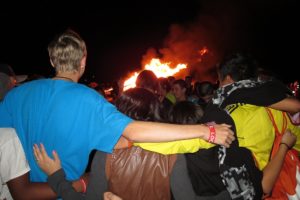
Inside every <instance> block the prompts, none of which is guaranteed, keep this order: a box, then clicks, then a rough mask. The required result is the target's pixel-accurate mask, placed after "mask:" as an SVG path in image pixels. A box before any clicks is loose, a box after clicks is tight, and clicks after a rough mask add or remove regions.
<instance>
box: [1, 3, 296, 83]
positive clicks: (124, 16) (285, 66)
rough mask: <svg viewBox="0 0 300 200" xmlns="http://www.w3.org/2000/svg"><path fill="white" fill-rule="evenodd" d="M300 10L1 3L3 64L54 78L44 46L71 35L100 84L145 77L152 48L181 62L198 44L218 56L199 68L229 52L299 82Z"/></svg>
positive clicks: (283, 5)
mask: <svg viewBox="0 0 300 200" xmlns="http://www.w3.org/2000/svg"><path fill="white" fill-rule="evenodd" d="M296 2H297V1H296V0H264V1H262V0H248V1H247V0H244V1H238V0H236V1H234V0H226V1H220V0H218V1H217V0H190V1H188V0H186V1H163V0H160V1H158V0H153V1H120V2H119V1H109V2H104V1H99V2H97V3H95V0H94V1H82V2H81V3H77V2H75V1H70V2H68V3H67V2H65V3H62V1H50V0H44V1H42V0H41V1H40V2H39V3H35V4H33V3H32V4H30V3H26V4H25V3H22V4H20V3H10V5H4V4H3V3H2V5H0V6H1V14H0V17H1V18H0V24H1V31H0V47H1V50H0V62H6V63H9V64H10V65H12V66H13V67H14V68H15V71H16V72H17V73H19V74H32V73H39V74H42V75H44V76H50V75H51V74H53V70H52V69H51V66H50V63H49V59H48V55H47V45H48V43H49V42H50V41H51V39H52V38H53V37H54V36H55V35H56V34H58V33H60V32H62V31H63V30H65V29H66V28H73V29H74V30H75V31H78V32H79V34H81V36H82V37H83V38H84V39H85V41H86V43H87V47H88V62H87V71H86V77H91V76H92V75H94V76H95V78H96V79H97V80H98V81H101V82H108V81H111V80H116V79H118V78H120V77H122V76H124V75H125V74H127V73H129V72H132V71H133V70H135V69H140V68H141V62H142V58H143V56H144V55H145V54H146V52H147V50H148V49H149V48H154V49H156V50H157V52H158V55H160V56H162V57H163V56H166V55H165V54H164V53H165V52H166V49H167V50H168V51H167V52H169V53H170V52H173V56H177V55H178V56H179V57H180V56H182V55H179V52H181V53H184V52H185V53H186V54H193V53H190V52H192V51H195V50H196V49H195V45H190V44H193V43H194V44H197V45H196V46H197V48H198V47H201V45H202V46H206V47H208V48H209V49H210V50H211V52H212V54H213V55H214V59H211V61H210V62H208V61H207V62H203V63H202V65H201V67H206V66H205V63H206V65H213V64H215V63H214V62H216V61H217V60H218V59H219V58H220V57H222V56H223V55H225V54H227V53H229V52H232V51H246V52H250V53H252V54H253V55H254V56H255V57H256V58H258V60H259V61H260V63H262V64H263V66H265V67H266V68H268V69H271V70H272V71H274V72H275V73H276V74H277V76H278V77H279V78H280V79H283V80H285V81H294V80H295V79H299V76H298V75H297V74H296V73H295V72H294V69H295V68H297V67H298V57H299V56H298V54H297V52H298V50H292V49H293V48H295V49H297V48H298V46H297V45H296V44H298V43H299V31H296V29H299V27H297V25H299V14H298V13H299V10H298V9H297V7H298V6H297V5H296ZM104 3H105V4H108V5H104ZM97 4H99V5H97ZM101 4H103V5H101ZM174 27H175V28H174ZM186 44H189V45H190V46H187V45H186ZM180 45H181V46H180ZM191 46H193V47H192V48H189V47H191ZM179 47H181V48H179ZM193 48H194V49H193ZM162 49H164V50H163V51H161V50H162ZM187 57H188V56H187V55H185V56H182V59H183V60H187V61H189V60H190V59H191V57H189V58H188V59H187ZM203 59H205V58H203ZM204 61H205V60H204ZM296 61H297V62H296ZM198 67H199V65H198ZM207 67H211V66H207ZM298 68H299V67H298Z"/></svg>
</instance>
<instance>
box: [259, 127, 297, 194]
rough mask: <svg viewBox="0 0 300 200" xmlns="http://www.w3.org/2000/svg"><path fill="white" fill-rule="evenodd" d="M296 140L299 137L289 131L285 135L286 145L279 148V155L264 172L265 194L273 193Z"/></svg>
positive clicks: (284, 141)
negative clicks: (286, 157) (290, 148)
mask: <svg viewBox="0 0 300 200" xmlns="http://www.w3.org/2000/svg"><path fill="white" fill-rule="evenodd" d="M296 140H297V137H296V136H295V135H294V134H293V133H291V132H290V131H289V130H287V131H286V132H285V133H284V135H283V137H282V140H281V142H282V143H284V144H281V145H280V146H279V149H278V151H277V153H276V154H275V156H274V157H273V159H272V160H271V161H270V162H269V163H268V165H267V166H266V167H265V169H264V170H263V174H264V175H263V179H262V187H263V191H264V193H265V194H270V193H271V192H272V189H273V186H274V184H275V182H276V180H277V177H278V175H279V173H280V170H281V168H282V165H283V163H284V159H285V155H286V153H287V151H288V147H293V146H294V144H295V142H296Z"/></svg>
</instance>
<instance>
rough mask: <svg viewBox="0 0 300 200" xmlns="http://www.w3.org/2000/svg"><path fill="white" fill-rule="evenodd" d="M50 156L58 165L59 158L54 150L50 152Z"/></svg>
mask: <svg viewBox="0 0 300 200" xmlns="http://www.w3.org/2000/svg"><path fill="white" fill-rule="evenodd" d="M52 155H53V159H54V162H56V163H59V164H60V159H59V156H58V154H57V152H56V151H55V150H53V151H52Z"/></svg>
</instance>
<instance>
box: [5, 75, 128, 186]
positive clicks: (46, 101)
mask: <svg viewBox="0 0 300 200" xmlns="http://www.w3.org/2000/svg"><path fill="white" fill-rule="evenodd" d="M0 116H1V117H0V127H13V128H15V129H16V131H17V134H18V136H19V138H20V140H21V143H22V145H23V147H24V151H25V154H26V157H27V159H28V161H29V165H30V168H31V171H30V179H31V181H36V182H41V181H42V182H45V181H46V175H45V174H44V173H43V172H42V171H41V170H40V169H39V167H38V165H37V164H36V162H35V160H34V155H33V144H34V143H43V144H44V145H45V147H46V149H47V152H48V154H49V155H50V156H51V157H52V150H56V151H57V152H58V154H59V156H60V159H61V162H62V167H63V168H64V170H65V171H66V174H67V178H68V179H69V180H74V179H78V178H79V177H80V175H82V174H83V173H84V170H85V168H86V166H87V163H88V158H89V154H90V152H91V150H93V149H97V150H101V151H104V152H111V151H112V150H113V147H114V145H115V144H116V143H117V141H118V139H119V138H120V136H121V134H122V133H123V131H124V129H125V127H126V126H127V125H128V124H129V123H130V122H131V121H132V119H130V118H128V117H127V116H125V115H124V114H122V113H120V112H119V111H118V110H117V109H116V108H115V106H114V105H112V104H110V103H109V102H108V101H106V99H104V98H103V97H102V96H101V95H99V94H98V93H97V92H96V91H94V90H93V89H90V88H88V87H86V86H85V85H82V84H78V83H73V82H69V81H64V80H52V79H42V80H36V81H32V82H28V83H25V84H23V85H21V86H18V87H17V88H14V89H13V90H11V91H10V92H9V93H8V94H7V95H6V97H5V99H4V100H3V101H2V102H1V103H0Z"/></svg>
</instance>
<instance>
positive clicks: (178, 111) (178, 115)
mask: <svg viewBox="0 0 300 200" xmlns="http://www.w3.org/2000/svg"><path fill="white" fill-rule="evenodd" d="M202 116H203V109H202V108H201V106H199V105H197V104H194V103H193V102H190V101H180V102H178V103H176V104H175V105H174V107H173V109H172V111H171V114H170V121H171V122H173V123H176V124H197V123H200V120H201V118H202Z"/></svg>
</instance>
